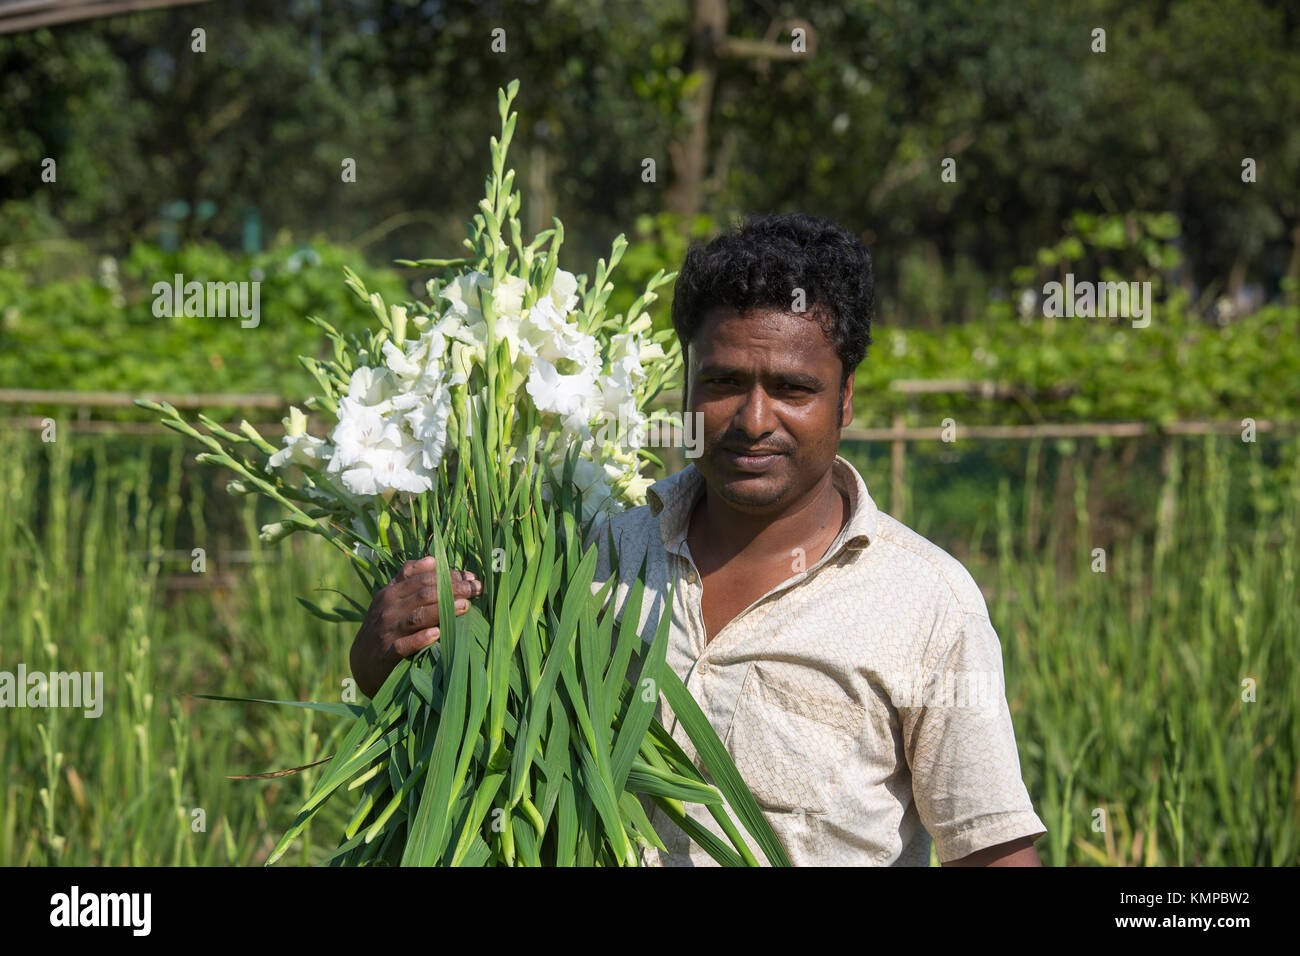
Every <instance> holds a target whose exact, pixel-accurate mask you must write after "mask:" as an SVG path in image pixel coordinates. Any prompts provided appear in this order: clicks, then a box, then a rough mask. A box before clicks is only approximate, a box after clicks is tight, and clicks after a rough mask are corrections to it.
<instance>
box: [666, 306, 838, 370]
mask: <svg viewBox="0 0 1300 956" xmlns="http://www.w3.org/2000/svg"><path fill="white" fill-rule="evenodd" d="M738 349H744V350H748V351H753V350H760V351H763V352H766V353H771V354H772V355H773V356H774V357H782V358H784V359H785V360H786V361H794V362H796V363H799V364H803V363H806V362H814V363H816V362H824V361H831V360H835V361H838V358H839V356H838V353H837V352H836V351H835V347H834V345H833V344H832V343H831V341H830V340H829V339H828V338H827V337H826V332H825V330H824V329H823V328H822V326H821V323H820V322H819V321H818V317H817V316H816V315H815V314H814V313H812V312H783V311H781V310H780V309H771V308H768V309H750V310H747V311H745V312H738V311H736V310H735V309H732V308H729V307H718V308H714V309H712V310H710V311H709V312H708V313H707V314H706V315H705V317H704V321H703V322H702V323H701V324H700V327H699V330H698V332H697V333H696V335H695V338H694V341H693V342H692V343H691V359H692V362H693V363H694V364H698V365H703V364H713V363H714V362H715V361H721V362H723V363H725V362H726V361H727V359H726V355H727V354H728V353H734V352H735V351H736V350H738Z"/></svg>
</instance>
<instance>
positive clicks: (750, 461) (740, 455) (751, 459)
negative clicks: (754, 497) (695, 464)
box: [722, 448, 785, 472]
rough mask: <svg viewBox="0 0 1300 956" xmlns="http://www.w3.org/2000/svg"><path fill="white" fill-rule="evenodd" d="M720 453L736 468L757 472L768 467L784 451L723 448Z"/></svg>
mask: <svg viewBox="0 0 1300 956" xmlns="http://www.w3.org/2000/svg"><path fill="white" fill-rule="evenodd" d="M722 454H723V455H724V456H725V457H726V458H727V460H728V461H730V462H731V463H732V465H734V466H735V468H736V469H737V470H739V471H752V472H757V471H765V470H766V469H768V468H770V467H771V466H772V465H773V464H774V463H775V462H776V461H777V459H779V458H781V457H782V456H783V455H784V454H785V453H784V452H775V451H771V450H769V449H765V448H760V449H744V450H741V449H733V448H724V449H722Z"/></svg>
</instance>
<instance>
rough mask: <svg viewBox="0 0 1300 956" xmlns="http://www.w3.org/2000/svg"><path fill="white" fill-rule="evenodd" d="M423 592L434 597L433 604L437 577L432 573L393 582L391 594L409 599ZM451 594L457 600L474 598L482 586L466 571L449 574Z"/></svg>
mask: <svg viewBox="0 0 1300 956" xmlns="http://www.w3.org/2000/svg"><path fill="white" fill-rule="evenodd" d="M423 590H430V591H432V592H433V595H434V598H433V600H434V602H435V603H436V602H437V600H438V597H437V594H438V575H437V573H436V572H434V571H420V572H417V573H415V574H413V575H411V576H410V577H407V578H403V579H402V580H401V581H395V582H394V587H393V593H394V596H395V597H401V598H405V597H410V596H411V595H413V594H416V593H418V592H420V591H423ZM451 593H452V595H453V596H454V597H458V598H476V597H478V596H479V595H480V594H482V593H483V585H482V583H481V582H480V581H479V580H478V578H476V577H474V575H472V574H470V573H469V572H468V571H452V572H451Z"/></svg>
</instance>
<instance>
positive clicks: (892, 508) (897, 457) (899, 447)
mask: <svg viewBox="0 0 1300 956" xmlns="http://www.w3.org/2000/svg"><path fill="white" fill-rule="evenodd" d="M894 431H896V432H899V433H900V437H898V438H895V439H894V440H893V441H892V442H891V443H890V446H889V459H890V470H889V513H890V514H891V515H893V516H894V517H895V518H897V519H898V520H899V521H902V520H903V477H904V474H903V465H904V457H903V456H904V455H905V454H906V453H907V442H905V441H903V439H902V437H901V433H902V431H903V413H902V412H895V413H894Z"/></svg>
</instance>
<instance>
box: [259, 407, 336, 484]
mask: <svg viewBox="0 0 1300 956" xmlns="http://www.w3.org/2000/svg"><path fill="white" fill-rule="evenodd" d="M282 421H283V422H284V447H283V448H281V449H280V450H279V451H277V452H276V453H275V454H274V455H272V456H271V457H270V459H269V460H268V461H267V463H266V464H267V467H269V468H283V467H284V466H285V465H290V464H293V465H304V466H306V467H308V468H319V467H320V466H321V464H322V463H324V462H326V461H328V460H329V457H330V454H331V453H332V452H333V449H332V448H331V447H330V446H329V444H328V443H326V441H325V440H324V439H323V438H316V437H315V436H314V435H308V434H307V416H306V415H304V414H303V413H302V410H301V409H299V408H296V407H294V406H292V405H290V406H289V417H288V418H285V419H282Z"/></svg>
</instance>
